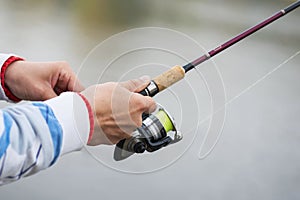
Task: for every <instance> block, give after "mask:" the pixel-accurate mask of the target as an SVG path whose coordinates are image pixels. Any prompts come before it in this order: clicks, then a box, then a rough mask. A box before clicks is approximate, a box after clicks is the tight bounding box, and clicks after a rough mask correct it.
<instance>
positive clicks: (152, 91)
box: [140, 1, 300, 97]
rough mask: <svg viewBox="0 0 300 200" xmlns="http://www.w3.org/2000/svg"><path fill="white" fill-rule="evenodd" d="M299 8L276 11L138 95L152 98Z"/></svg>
mask: <svg viewBox="0 0 300 200" xmlns="http://www.w3.org/2000/svg"><path fill="white" fill-rule="evenodd" d="M299 6H300V1H296V2H295V3H293V4H291V5H290V6H288V7H287V8H285V9H283V10H280V11H278V12H277V13H275V14H274V15H272V16H271V17H269V18H267V19H265V20H264V21H262V22H261V23H259V24H257V25H255V26H253V27H251V28H249V29H248V30H246V31H244V32H242V33H240V34H238V35H237V36H235V37H233V38H232V39H230V40H228V41H227V42H225V43H223V44H221V45H220V46H218V47H216V48H215V49H213V50H211V51H209V52H208V53H207V54H205V55H203V56H201V57H199V58H197V59H196V60H194V61H192V62H190V63H188V64H186V65H184V66H183V67H182V66H175V67H173V68H171V69H170V70H168V71H166V72H164V73H163V74H161V75H159V76H157V77H155V78H154V79H153V80H152V81H151V82H150V84H149V85H148V86H147V87H146V88H145V89H144V90H143V91H141V92H140V94H142V95H144V96H151V97H153V96H154V95H156V94H157V93H159V92H161V91H162V90H164V89H166V88H168V87H169V86H171V85H173V84H174V83H176V82H178V81H179V80H181V79H183V78H184V76H185V74H186V73H187V72H188V71H190V70H191V69H194V68H195V67H196V66H197V65H199V64H201V63H203V62H205V61H207V60H209V59H210V58H212V57H214V56H215V55H217V54H219V53H221V52H222V51H224V50H225V49H227V48H228V47H230V46H232V45H234V44H236V43H237V42H239V41H241V40H243V39H244V38H246V37H248V36H250V35H252V34H253V33H255V32H256V31H258V30H260V29H262V28H263V27H265V26H267V25H268V24H270V23H272V22H274V21H276V20H277V19H279V18H281V17H283V16H284V15H286V14H288V13H289V12H291V11H293V10H295V9H296V8H298V7H299Z"/></svg>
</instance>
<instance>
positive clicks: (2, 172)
mask: <svg viewBox="0 0 300 200" xmlns="http://www.w3.org/2000/svg"><path fill="white" fill-rule="evenodd" d="M89 109H90V107H88V106H87V104H86V102H85V101H84V99H83V98H82V97H80V95H78V94H77V93H73V92H66V93H62V94H61V95H60V96H59V97H56V98H53V99H51V100H48V101H45V102H33V103H24V104H17V105H15V106H12V107H8V108H5V109H2V110H0V185H3V184H6V183H9V182H12V181H16V180H19V179H20V178H22V177H25V176H29V175H31V174H34V173H36V172H38V171H40V170H43V169H46V168H48V167H50V166H51V165H53V164H54V163H55V162H56V161H57V160H58V158H59V157H60V156H61V155H63V154H66V153H69V152H72V151H76V150H79V149H81V148H82V147H83V145H84V144H86V143H87V140H88V137H89V133H91V125H90V120H89V114H90V113H89V112H90V111H91V110H89Z"/></svg>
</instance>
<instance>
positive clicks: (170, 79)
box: [153, 66, 185, 92]
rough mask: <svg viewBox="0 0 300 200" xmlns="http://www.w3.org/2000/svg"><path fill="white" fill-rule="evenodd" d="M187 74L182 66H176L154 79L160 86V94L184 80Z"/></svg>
mask: <svg viewBox="0 0 300 200" xmlns="http://www.w3.org/2000/svg"><path fill="white" fill-rule="evenodd" d="M184 75H185V72H184V69H183V68H182V67H181V66H175V67H172V68H171V69H169V70H168V71H166V72H164V73H162V74H160V75H158V76H157V77H155V78H154V79H153V81H154V82H155V83H156V85H157V86H158V90H159V92H161V91H163V90H164V89H166V88H168V87H170V86H171V85H173V84H174V83H176V82H178V81H180V80H181V79H183V78H184Z"/></svg>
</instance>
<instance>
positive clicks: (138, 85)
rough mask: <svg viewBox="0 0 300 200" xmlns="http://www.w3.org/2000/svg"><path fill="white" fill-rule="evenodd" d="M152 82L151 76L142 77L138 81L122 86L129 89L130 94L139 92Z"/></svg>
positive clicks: (123, 83)
mask: <svg viewBox="0 0 300 200" xmlns="http://www.w3.org/2000/svg"><path fill="white" fill-rule="evenodd" d="M150 80H151V79H150V77H149V76H142V77H140V78H138V79H132V80H128V81H125V82H121V83H120V85H121V86H123V87H125V88H126V89H128V90H129V91H130V92H139V91H141V90H143V89H144V88H146V87H147V86H148V85H149V83H150Z"/></svg>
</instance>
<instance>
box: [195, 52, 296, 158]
mask: <svg viewBox="0 0 300 200" xmlns="http://www.w3.org/2000/svg"><path fill="white" fill-rule="evenodd" d="M299 54H300V51H298V52H296V53H295V54H293V55H292V56H290V57H289V58H287V59H286V60H285V61H283V62H282V63H280V64H279V65H278V66H277V67H275V68H274V69H272V70H271V71H269V72H268V73H266V74H265V75H263V76H262V77H261V78H259V79H257V80H256V81H255V82H254V83H252V84H251V85H250V86H248V87H247V88H245V89H244V90H242V91H241V92H240V93H239V94H237V95H235V96H234V97H233V98H231V99H230V100H229V101H227V102H226V103H225V104H224V105H223V106H221V107H220V108H218V109H217V110H216V111H215V112H213V113H211V114H210V115H208V116H207V117H206V118H204V119H203V120H201V121H200V122H199V124H202V123H204V122H205V121H207V120H209V119H211V118H212V117H213V116H214V115H216V114H217V113H218V112H220V111H222V110H224V109H225V108H226V106H227V105H229V104H231V103H232V102H234V101H235V100H237V99H239V98H240V97H241V96H242V95H244V94H246V93H247V92H248V91H249V90H251V89H252V88H253V87H255V86H256V85H258V84H259V83H260V82H262V81H263V80H265V79H266V78H268V77H269V76H270V75H272V74H273V73H274V72H276V71H277V70H279V69H280V68H281V67H283V66H284V65H285V64H287V63H288V62H289V61H291V60H292V59H294V58H295V57H296V56H298V55H299ZM221 135H222V132H220V133H219V134H218V137H217V138H216V141H215V142H214V144H213V145H212V147H211V148H210V149H209V151H208V152H207V153H205V154H204V155H203V156H201V151H202V149H203V146H204V144H205V142H206V140H207V137H208V132H207V133H206V135H205V137H204V140H203V142H202V143H201V146H200V150H199V154H198V159H199V160H203V159H205V158H206V157H207V156H208V155H209V154H210V153H211V152H212V151H213V149H214V148H215V146H216V145H217V143H218V141H219V139H220V137H221Z"/></svg>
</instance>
